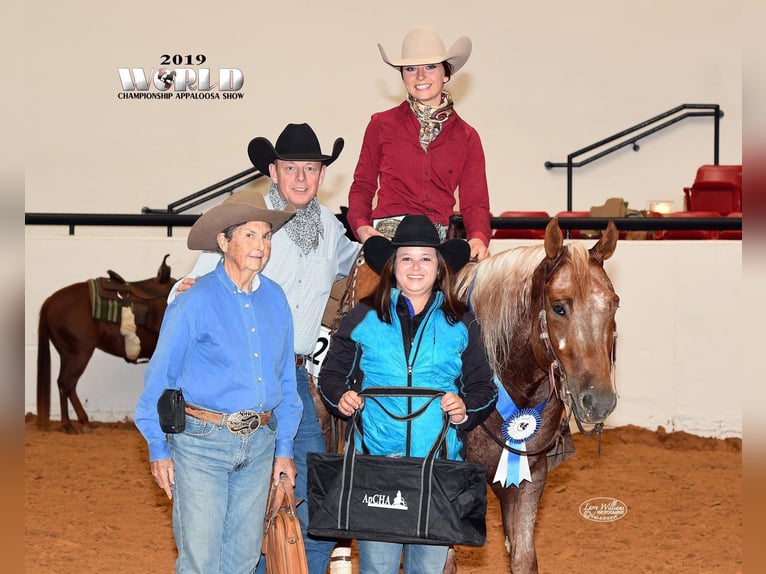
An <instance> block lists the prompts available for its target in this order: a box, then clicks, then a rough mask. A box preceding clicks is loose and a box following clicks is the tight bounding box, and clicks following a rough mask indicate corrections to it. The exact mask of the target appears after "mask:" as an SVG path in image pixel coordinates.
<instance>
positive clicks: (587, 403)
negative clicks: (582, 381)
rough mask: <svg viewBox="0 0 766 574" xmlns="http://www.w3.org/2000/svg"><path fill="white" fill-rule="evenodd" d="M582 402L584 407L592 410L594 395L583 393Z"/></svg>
mask: <svg viewBox="0 0 766 574" xmlns="http://www.w3.org/2000/svg"><path fill="white" fill-rule="evenodd" d="M580 401H581V402H582V406H583V407H585V408H586V409H590V408H591V407H592V406H593V395H591V393H583V394H582V397H581V399H580Z"/></svg>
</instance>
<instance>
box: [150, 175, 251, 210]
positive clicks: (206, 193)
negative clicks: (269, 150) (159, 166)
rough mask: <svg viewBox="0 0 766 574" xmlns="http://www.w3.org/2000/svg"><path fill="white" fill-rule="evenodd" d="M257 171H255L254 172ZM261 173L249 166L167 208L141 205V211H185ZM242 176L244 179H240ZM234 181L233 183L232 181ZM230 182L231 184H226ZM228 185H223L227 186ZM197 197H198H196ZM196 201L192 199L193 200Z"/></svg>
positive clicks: (249, 180) (232, 189)
mask: <svg viewBox="0 0 766 574" xmlns="http://www.w3.org/2000/svg"><path fill="white" fill-rule="evenodd" d="M256 172H257V173H256ZM253 173H255V175H253V176H251V177H246V176H249V175H250V174H253ZM263 175H264V174H263V173H261V172H260V171H258V168H255V167H251V168H249V169H246V170H244V171H241V172H239V173H237V174H235V175H232V176H231V177H227V178H226V179H223V180H221V181H219V182H218V183H214V184H213V185H210V186H208V187H206V188H204V189H200V190H199V191H195V192H194V193H190V194H189V195H187V196H185V197H182V198H181V199H179V200H177V201H174V202H173V203H170V204H168V206H167V208H165V209H153V208H151V207H142V208H141V213H148V214H153V213H181V212H183V211H186V210H188V209H191V208H192V207H196V206H198V205H201V204H203V203H205V202H206V201H210V200H211V199H215V198H216V197H219V196H221V195H223V194H224V193H229V192H232V191H234V190H235V189H237V188H238V187H242V186H243V185H245V184H246V183H250V182H251V181H255V180H256V179H258V178H259V177H263ZM242 178H244V179H242ZM232 182H234V183H232ZM230 183H232V185H228V184H230ZM227 185H228V187H224V186H227ZM198 198H199V199H198ZM195 199H196V201H193V200H195Z"/></svg>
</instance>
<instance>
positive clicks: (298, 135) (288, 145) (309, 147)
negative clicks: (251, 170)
mask: <svg viewBox="0 0 766 574" xmlns="http://www.w3.org/2000/svg"><path fill="white" fill-rule="evenodd" d="M341 151H343V138H338V139H336V140H335V143H334V144H333V146H332V155H324V154H322V148H321V147H319V139H318V138H317V136H316V134H315V133H314V130H312V129H311V126H310V125H308V124H287V127H286V128H285V129H284V130H282V133H281V134H279V137H278V138H277V145H276V146H273V145H271V142H270V141H269V140H267V139H266V138H263V137H257V138H255V139H253V140H251V141H250V144H248V146H247V155H248V156H250V161H251V162H253V165H254V166H255V167H257V168H258V171H260V172H261V173H263V174H266V175H268V174H269V164H270V163H274V160H277V159H282V160H286V161H320V162H322V164H323V165H330V164H331V163H332V162H334V161H335V160H336V159H338V156H339V155H340V152H341Z"/></svg>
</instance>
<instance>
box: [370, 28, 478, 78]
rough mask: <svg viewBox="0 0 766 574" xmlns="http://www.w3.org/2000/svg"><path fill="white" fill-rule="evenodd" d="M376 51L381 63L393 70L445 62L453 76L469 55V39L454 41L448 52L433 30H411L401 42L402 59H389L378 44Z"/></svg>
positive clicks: (464, 37) (462, 38) (463, 37)
mask: <svg viewBox="0 0 766 574" xmlns="http://www.w3.org/2000/svg"><path fill="white" fill-rule="evenodd" d="M378 50H380V55H381V57H382V58H383V61H384V62H385V63H386V64H389V65H390V66H393V67H394V68H401V67H402V66H419V65H422V64H438V63H440V62H445V61H446V62H449V63H450V64H452V73H453V74H454V73H455V72H457V71H458V70H459V69H460V68H462V67H463V64H465V63H466V62H467V61H468V57H469V56H470V55H471V39H470V38H468V37H466V36H461V37H460V38H458V39H457V40H455V43H454V44H452V47H451V48H450V49H449V52H448V51H446V50H445V49H444V42H442V39H441V37H440V36H439V34H438V33H437V32H436V30H434V29H433V28H413V29H412V30H410V31H409V32H407V35H406V36H405V37H404V40H403V41H402V57H401V58H400V59H398V60H391V59H389V57H388V56H386V52H385V50H383V46H381V45H380V44H378Z"/></svg>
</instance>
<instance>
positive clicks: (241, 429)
mask: <svg viewBox="0 0 766 574" xmlns="http://www.w3.org/2000/svg"><path fill="white" fill-rule="evenodd" d="M226 426H227V427H228V429H229V431H230V432H232V433H234V434H238V435H248V434H252V433H254V432H255V431H257V430H258V429H259V428H260V426H261V417H260V415H259V414H258V413H257V412H256V411H251V410H248V409H246V410H244V411H237V412H235V413H231V414H230V415H229V416H227V417H226Z"/></svg>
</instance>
